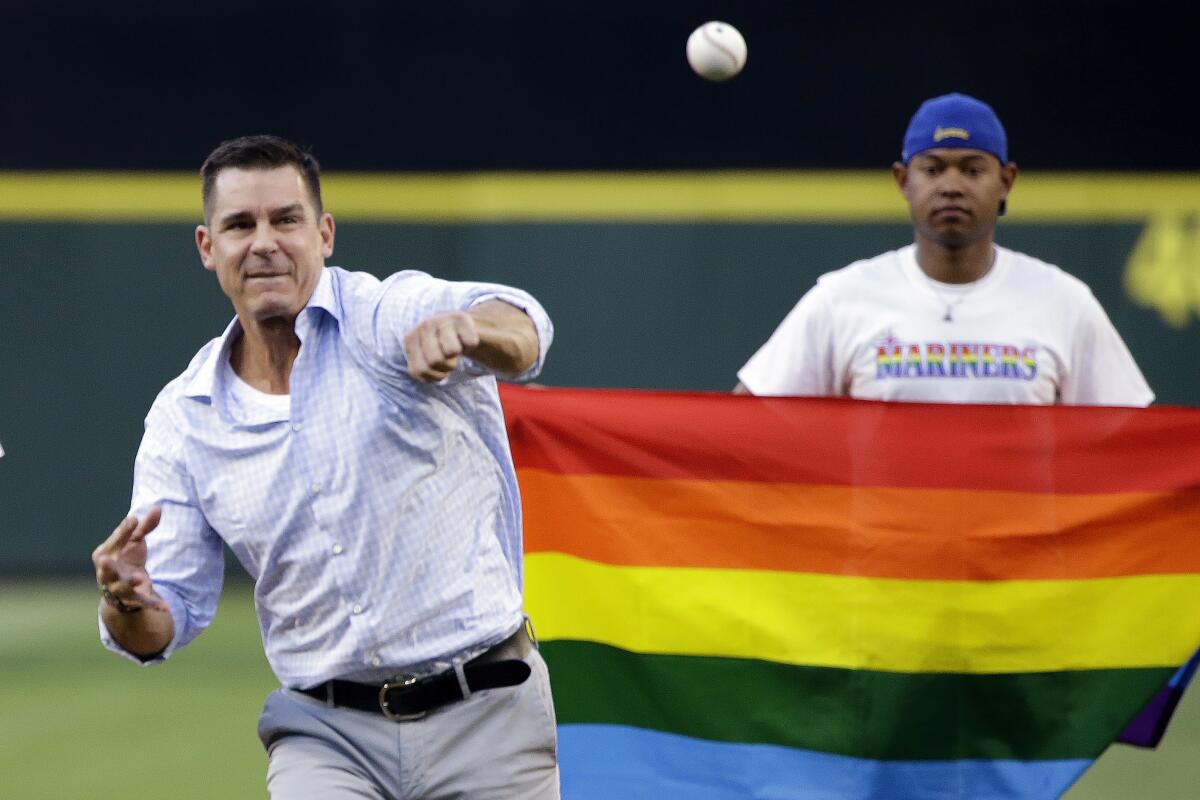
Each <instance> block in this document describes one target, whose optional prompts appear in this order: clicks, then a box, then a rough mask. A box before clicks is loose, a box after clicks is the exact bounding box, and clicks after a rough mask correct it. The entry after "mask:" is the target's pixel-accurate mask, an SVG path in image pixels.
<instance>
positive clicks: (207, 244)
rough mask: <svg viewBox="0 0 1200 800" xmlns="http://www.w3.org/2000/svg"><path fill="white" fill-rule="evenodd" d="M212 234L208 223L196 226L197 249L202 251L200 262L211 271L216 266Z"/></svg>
mask: <svg viewBox="0 0 1200 800" xmlns="http://www.w3.org/2000/svg"><path fill="white" fill-rule="evenodd" d="M212 246H213V242H212V234H211V233H210V232H209V230H208V226H207V225H197V226H196V250H198V251H199V253H200V263H201V264H203V265H204V268H205V269H206V270H209V271H210V272H211V271H212V270H213V269H215V268H216V264H214V262H213V255H212Z"/></svg>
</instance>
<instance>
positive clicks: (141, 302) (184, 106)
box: [0, 0, 1200, 577]
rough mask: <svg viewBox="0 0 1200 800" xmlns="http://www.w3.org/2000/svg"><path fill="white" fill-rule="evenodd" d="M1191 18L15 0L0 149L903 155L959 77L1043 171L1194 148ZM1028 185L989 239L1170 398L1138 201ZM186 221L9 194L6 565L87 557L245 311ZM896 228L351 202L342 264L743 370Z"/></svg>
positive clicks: (437, 163)
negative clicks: (164, 421) (502, 301)
mask: <svg viewBox="0 0 1200 800" xmlns="http://www.w3.org/2000/svg"><path fill="white" fill-rule="evenodd" d="M1198 18H1200V11H1198V10H1197V7H1196V4H1193V3H1183V2H1179V3H1174V2H1156V1H1155V0H1149V1H1148V2H1141V3H1138V4H1136V5H1135V4H1132V3H1115V2H1091V3H1079V2H1065V3H1038V4H1033V3H1018V4H1016V5H1012V4H961V6H960V7H956V8H954V9H952V10H941V9H935V8H932V7H916V6H911V5H909V6H905V5H901V4H895V3H882V2H858V3H854V4H849V3H841V4H830V3H822V4H799V3H777V2H771V3H768V2H737V3H720V2H692V3H689V2H678V1H673V0H656V1H654V2H642V3H640V4H634V3H628V2H615V3H614V2H608V3H604V4H595V5H592V6H583V5H581V4H570V3H547V2H527V3H514V4H507V5H503V6H499V5H492V4H482V3H460V4H455V5H451V6H446V7H439V8H437V9H435V8H432V7H429V6H425V5H418V4H406V3H396V2H393V3H366V2H361V1H360V0H347V1H346V2H339V3H336V4H317V3H311V2H307V0H299V2H293V3H290V4H285V5H276V6H271V7H267V6H259V5H239V4H207V5H195V6H181V7H176V6H175V5H173V4H166V3H152V2H116V3H107V4H95V3H84V2H81V0H45V2H41V3H38V4H36V5H35V4H32V3H23V4H20V5H15V6H14V5H12V4H9V5H8V6H6V7H5V9H4V14H3V15H0V171H6V170H62V169H85V170H93V169H95V170H113V171H116V170H187V171H193V170H196V169H198V167H199V165H200V163H201V162H202V161H203V159H204V157H205V155H207V153H208V152H209V151H210V150H211V149H212V147H213V146H214V145H215V144H216V143H217V142H219V141H220V140H222V139H225V138H229V137H232V136H237V135H241V134H245V133H252V132H273V133H277V134H281V135H285V136H288V137H290V138H293V139H296V140H298V141H300V142H302V143H305V144H308V145H310V146H312V147H313V148H314V149H315V151H316V153H317V155H318V157H319V158H320V159H321V161H322V163H323V164H324V166H325V168H326V169H327V170H331V171H348V170H365V171H400V172H403V171H432V170H446V171H462V172H469V171H476V170H493V169H504V170H610V169H613V170H641V169H654V170H660V169H667V170H670V169H685V168H686V169H699V170H710V169H718V168H731V167H733V168H736V167H753V168H765V169H775V168H780V169H783V168H788V169H830V170H835V169H846V168H856V169H861V168H868V169H879V170H885V169H886V168H887V166H888V165H889V164H890V163H891V162H892V161H893V160H894V159H895V158H896V156H897V153H898V150H899V146H900V139H901V136H902V133H903V130H904V127H905V124H906V123H907V120H908V118H909V116H910V115H911V114H912V112H913V110H915V108H916V106H917V105H918V104H919V103H920V101H922V100H923V99H925V98H927V97H929V96H931V95H935V94H940V93H943V92H946V91H952V90H958V91H964V92H968V93H972V94H975V95H977V96H979V97H981V98H983V99H985V100H987V101H989V102H991V103H992V104H993V106H994V107H995V108H996V109H997V111H998V112H999V113H1000V115H1001V117H1002V119H1003V120H1004V121H1005V124H1006V126H1007V128H1008V131H1009V135H1010V142H1011V146H1010V152H1011V153H1012V154H1013V157H1014V158H1015V159H1016V160H1017V161H1018V163H1020V164H1021V165H1022V167H1024V168H1027V169H1030V170H1031V172H1029V173H1026V177H1024V178H1023V179H1022V180H1023V181H1025V182H1026V183H1032V182H1033V181H1036V180H1037V177H1036V175H1037V171H1038V170H1041V171H1047V170H1064V169H1070V170H1101V169H1104V170H1109V169H1122V170H1126V169H1127V170H1135V171H1147V170H1166V171H1180V170H1187V171H1196V170H1200V147H1198V146H1197V143H1196V140H1197V137H1196V136H1195V135H1194V134H1195V131H1196V129H1197V126H1196V121H1197V120H1196V116H1197V111H1196V106H1197V103H1196V101H1195V99H1194V95H1195V88H1196V75H1197V70H1196V67H1195V66H1194V63H1195V60H1196V42H1197V40H1198V37H1197V34H1198V33H1200V26H1198V25H1197V21H1198ZM710 19H723V20H725V21H727V22H730V23H732V24H734V25H736V26H737V27H739V28H740V30H741V31H742V32H743V33H744V34H745V36H746V39H747V41H748V43H749V60H748V64H747V67H746V70H745V72H744V73H743V74H742V75H740V76H738V77H737V78H735V79H734V80H732V81H731V82H729V83H726V84H720V85H714V84H709V83H706V82H704V81H702V80H700V79H699V78H697V77H696V76H694V75H692V74H691V72H690V70H689V68H688V66H687V64H686V61H685V59H684V43H685V41H686V39H687V36H688V34H689V33H690V32H691V30H692V29H693V28H695V27H696V26H697V25H699V24H701V23H703V22H705V21H707V20H710ZM1198 179H1200V178H1198ZM102 185H103V184H97V186H102ZM798 185H799V186H803V181H801V182H800V183H799V184H798ZM97 191H100V189H98V190H97ZM1020 191H1021V188H1020V186H1019V187H1018V190H1017V192H1018V194H1017V197H1018V199H1019V196H1020V195H1019V193H1020ZM197 196H198V187H197ZM896 202H897V209H898V210H899V209H900V208H901V200H900V198H899V197H897V199H896ZM333 210H334V211H335V213H336V211H337V209H333ZM1182 210H1183V211H1185V212H1188V213H1192V214H1196V213H1197V212H1198V211H1200V210H1197V209H1182ZM1019 212H1020V209H1019V206H1018V207H1017V208H1016V210H1015V211H1014V213H1013V214H1012V215H1011V216H1010V217H1009V218H1006V219H1005V220H1004V221H1003V222H1002V223H1001V229H1000V234H999V241H1000V242H1001V243H1002V244H1005V245H1007V246H1010V247H1013V248H1015V249H1019V250H1024V251H1027V252H1030V253H1032V254H1034V255H1037V256H1039V257H1042V258H1044V259H1046V260H1048V261H1052V262H1055V263H1058V264H1061V265H1062V266H1063V267H1064V268H1066V269H1067V270H1068V271H1070V272H1072V273H1074V274H1076V275H1078V276H1080V277H1081V278H1083V279H1084V280H1085V281H1087V282H1088V283H1089V285H1091V286H1092V288H1093V290H1094V291H1095V293H1096V295H1097V297H1098V298H1099V299H1100V301H1101V303H1102V304H1103V305H1104V307H1105V308H1106V309H1107V311H1108V312H1109V314H1110V316H1111V317H1112V319H1113V322H1114V324H1115V325H1116V326H1117V328H1118V330H1120V331H1121V333H1122V335H1123V337H1124V338H1125V340H1126V341H1127V342H1128V344H1129V346H1130V348H1131V350H1132V351H1133V353H1134V355H1135V357H1136V358H1137V360H1138V362H1139V364H1140V365H1141V366H1142V368H1143V371H1144V372H1145V373H1146V376H1147V378H1148V380H1149V382H1150V384H1151V386H1152V387H1153V388H1154V389H1155V390H1156V391H1157V392H1158V396H1159V399H1160V401H1162V402H1168V403H1177V404H1186V405H1197V404H1200V367H1198V366H1197V365H1198V364H1200V339H1197V337H1196V335H1195V331H1196V327H1195V323H1194V322H1191V323H1189V324H1188V325H1187V326H1185V327H1184V328H1170V327H1168V326H1166V325H1165V324H1164V323H1163V321H1162V318H1160V316H1159V315H1158V313H1156V312H1155V311H1154V310H1152V309H1147V308H1144V307H1141V306H1138V305H1137V304H1136V303H1134V302H1133V301H1132V300H1131V299H1130V298H1129V296H1128V293H1127V291H1126V289H1125V287H1124V285H1123V275H1124V274H1125V269H1126V264H1127V261H1128V259H1129V256H1130V254H1131V252H1134V250H1135V248H1136V247H1137V243H1138V242H1139V237H1141V236H1142V235H1143V230H1144V228H1143V225H1142V224H1141V223H1140V222H1139V221H1138V220H1136V219H1135V220H1130V219H1120V220H1115V221H1105V220H1063V221H1062V222H1061V223H1059V222H1056V221H1053V220H1050V221H1046V220H1045V219H1041V220H1040V221H1022V219H1021V218H1020V213H1019ZM192 228H193V223H189V222H170V223H166V222H153V221H149V220H146V221H139V220H133V221H127V222H120V223H117V222H95V221H89V222H79V221H70V220H66V221H61V220H60V221H47V220H44V219H42V220H35V221H29V220H21V219H5V220H3V221H0V441H2V442H3V444H4V447H5V449H6V450H7V451H8V455H7V456H5V457H4V458H3V459H0V541H3V543H4V547H3V549H2V550H0V574H29V573H41V572H69V573H71V574H77V575H79V576H81V577H87V576H88V575H90V573H91V564H90V562H89V560H88V554H89V553H90V551H91V548H92V547H93V546H94V545H95V544H96V543H97V542H98V541H99V540H100V539H101V538H102V537H103V536H104V535H106V534H107V532H108V531H109V530H110V529H111V528H112V526H113V525H114V524H115V523H116V521H117V520H118V519H119V518H120V516H121V515H122V514H123V513H124V511H125V509H126V507H127V504H128V498H129V490H130V479H131V466H132V461H133V456H134V453H135V451H136V449H137V443H138V440H139V438H140V434H141V427H142V419H143V417H144V416H145V413H146V410H147V409H148V408H149V406H150V403H151V402H152V401H153V398H154V396H155V394H156V393H157V392H158V390H159V389H160V388H161V387H162V386H163V385H164V384H165V383H166V382H167V381H169V380H170V379H171V378H172V377H174V376H175V375H177V374H178V373H179V372H180V371H181V370H182V369H183V368H184V367H185V366H186V364H187V362H188V360H189V359H190V357H191V355H192V354H193V353H194V352H195V351H196V350H197V349H198V348H199V347H200V346H201V345H202V344H203V343H204V342H205V341H206V340H207V339H209V338H211V337H212V336H215V335H217V334H218V333H219V332H220V331H221V330H222V329H223V327H224V325H225V324H226V323H227V322H228V320H229V318H230V316H231V311H230V308H229V306H228V302H227V301H226V300H225V299H224V297H223V296H222V295H221V294H220V292H219V291H218V288H217V286H216V283H215V281H214V280H213V278H212V276H211V275H210V274H209V273H206V272H204V271H203V270H202V269H201V268H200V265H199V262H198V259H197V257H196V253H195V248H194V245H193V242H192ZM908 241H911V230H910V229H909V228H908V226H907V225H905V224H903V222H900V221H895V222H889V221H870V222H864V223H849V222H827V223H819V222H813V221H803V220H797V221H790V222H789V221H784V222H763V223H753V222H747V223H731V222H711V221H703V220H694V221H689V220H682V221H673V222H670V223H656V222H651V221H647V222H638V221H637V220H632V221H631V220H625V221H623V222H620V223H616V222H604V221H596V220H593V221H583V222H572V221H555V220H548V221H538V222H517V223H505V222H485V221H471V220H467V221H461V222H454V223H449V222H447V223H436V222H427V223H421V224H415V223H400V222H395V223H390V222H378V223H370V224H368V223H363V222H349V223H346V224H343V225H341V226H340V227H339V231H338V250H337V258H336V259H335V263H338V264H341V265H344V266H347V267H351V268H356V269H367V270H370V271H373V272H375V273H376V274H381V275H382V274H387V273H389V272H392V271H395V270H398V269H402V268H406V267H417V268H422V269H426V270H428V271H431V272H434V273H435V274H438V275H441V276H443V277H447V278H453V279H479V280H496V281H501V282H505V283H512V284H514V285H517V286H521V287H523V288H527V289H529V290H530V291H532V292H533V293H534V294H535V295H536V296H538V297H539V298H540V299H541V300H542V301H543V303H544V304H545V305H546V307H547V308H548V310H549V311H550V313H551V315H552V317H553V318H554V320H555V323H556V327H557V335H556V340H555V345H554V349H553V350H552V351H551V355H550V359H549V362H548V366H547V369H546V371H545V373H544V375H543V378H542V380H543V381H544V382H546V383H548V384H551V385H576V386H634V387H653V388H672V389H700V390H715V391H726V390H728V389H729V388H730V387H731V386H732V385H733V383H734V381H735V380H736V378H735V373H736V371H737V369H738V367H740V366H741V364H743V363H744V362H745V360H746V359H747V358H748V357H749V356H750V355H751V354H752V353H753V352H754V350H755V348H756V347H757V346H758V345H759V344H761V343H762V341H764V340H765V338H766V337H767V336H768V335H769V334H770V332H771V331H772V330H773V329H774V327H775V325H776V324H777V323H778V322H779V320H780V319H781V318H782V317H783V315H784V314H785V313H786V312H787V310H788V309H789V308H790V307H791V306H792V305H793V304H794V303H795V301H796V299H797V298H798V297H799V296H800V295H801V294H802V293H803V292H804V291H805V290H806V289H807V288H808V287H809V286H811V285H812V283H813V281H814V280H815V279H816V277H817V276H818V275H819V274H820V273H822V272H825V271H828V270H831V269H836V268H838V267H840V266H843V265H844V264H846V263H848V262H849V261H851V260H854V259H857V258H862V257H867V256H871V255H874V254H876V253H878V252H880V251H882V250H886V249H890V248H893V247H897V246H900V245H903V244H905V243H906V242H908ZM1189 246H1190V247H1191V248H1192V249H1191V250H1190V251H1188V252H1184V253H1183V254H1182V258H1183V261H1181V262H1180V263H1181V264H1183V265H1184V267H1186V269H1188V270H1190V272H1186V273H1185V275H1184V277H1185V278H1186V279H1187V280H1191V281H1193V283H1194V284H1195V286H1196V287H1200V236H1197V237H1194V241H1192V244H1191V245H1189ZM1187 259H1191V260H1190V261H1188V260H1187ZM1188 265H1190V266H1188ZM1187 276H1191V277H1190V278H1188V277H1187ZM1196 297H1200V290H1198V291H1197V293H1196Z"/></svg>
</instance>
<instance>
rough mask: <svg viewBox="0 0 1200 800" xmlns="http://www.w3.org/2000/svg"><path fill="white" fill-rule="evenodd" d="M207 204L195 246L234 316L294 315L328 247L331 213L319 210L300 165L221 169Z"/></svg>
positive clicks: (310, 288)
mask: <svg viewBox="0 0 1200 800" xmlns="http://www.w3.org/2000/svg"><path fill="white" fill-rule="evenodd" d="M210 205H211V208H210V209H209V213H208V224H206V225H200V226H199V227H197V228H196V247H197V248H198V249H199V251H200V260H201V261H202V262H203V263H204V266H205V268H206V269H210V270H212V271H213V272H215V273H216V274H217V281H218V282H219V283H220V284H221V290H222V291H223V292H225V294H226V296H228V297H229V299H230V300H231V301H232V302H233V307H234V309H235V310H236V311H237V314H238V316H239V317H241V318H243V319H255V320H259V321H266V320H269V319H275V318H281V319H287V320H289V321H290V320H292V319H295V317H296V315H297V314H299V313H300V309H302V308H304V304H305V303H307V302H308V298H309V297H310V296H311V295H312V292H313V289H315V288H316V285H317V281H318V280H319V279H320V277H321V269H322V267H324V265H325V259H326V258H328V257H329V256H330V255H332V254H333V217H332V216H331V215H330V214H318V213H317V211H316V209H315V207H314V205H313V201H312V198H311V196H310V195H309V192H308V187H307V185H306V184H305V182H304V178H303V176H302V175H301V174H300V171H299V170H297V169H296V168H295V167H292V166H285V167H278V168H276V169H249V170H246V169H236V168H228V169H223V170H221V172H220V173H218V174H217V178H216V181H215V182H214V184H213V192H212V197H211V200H210Z"/></svg>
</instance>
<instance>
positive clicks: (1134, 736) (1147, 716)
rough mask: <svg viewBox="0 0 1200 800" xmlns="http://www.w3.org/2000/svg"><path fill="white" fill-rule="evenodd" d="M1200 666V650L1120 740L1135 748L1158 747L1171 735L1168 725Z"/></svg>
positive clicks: (1123, 732)
mask: <svg viewBox="0 0 1200 800" xmlns="http://www.w3.org/2000/svg"><path fill="white" fill-rule="evenodd" d="M1198 666H1200V650H1197V651H1196V652H1195V653H1194V654H1192V657H1191V658H1190V659H1188V662H1187V663H1186V664H1184V665H1183V666H1182V667H1180V668H1179V671H1178V672H1176V673H1175V675H1174V676H1172V677H1171V680H1169V681H1167V682H1166V684H1164V685H1163V687H1162V688H1161V689H1159V690H1158V693H1157V694H1155V695H1154V697H1153V698H1152V699H1151V700H1150V702H1149V703H1147V704H1146V705H1145V707H1144V708H1143V709H1142V710H1141V711H1140V712H1138V715H1137V716H1136V717H1134V718H1133V722H1130V723H1129V725H1128V726H1126V728H1125V730H1124V731H1122V732H1121V735H1120V736H1119V737H1118V738H1117V741H1118V742H1120V743H1121V744H1129V745H1133V746H1134V747H1158V743H1159V742H1160V741H1162V737H1163V734H1164V733H1166V732H1167V725H1168V724H1169V723H1170V722H1171V717H1172V716H1173V715H1174V714H1175V707H1176V706H1178V705H1179V698H1181V697H1183V690H1184V689H1186V688H1187V685H1188V684H1189V683H1190V682H1191V680H1192V677H1193V676H1194V675H1195V674H1196V668H1197V667H1198Z"/></svg>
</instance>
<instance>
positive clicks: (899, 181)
mask: <svg viewBox="0 0 1200 800" xmlns="http://www.w3.org/2000/svg"><path fill="white" fill-rule="evenodd" d="M892 177H893V178H894V179H895V180H896V186H898V187H900V194H902V195H904V196H905V197H908V167H906V166H904V164H902V163H900V162H899V161H897V162H895V163H894V164H892Z"/></svg>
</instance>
